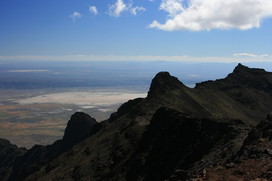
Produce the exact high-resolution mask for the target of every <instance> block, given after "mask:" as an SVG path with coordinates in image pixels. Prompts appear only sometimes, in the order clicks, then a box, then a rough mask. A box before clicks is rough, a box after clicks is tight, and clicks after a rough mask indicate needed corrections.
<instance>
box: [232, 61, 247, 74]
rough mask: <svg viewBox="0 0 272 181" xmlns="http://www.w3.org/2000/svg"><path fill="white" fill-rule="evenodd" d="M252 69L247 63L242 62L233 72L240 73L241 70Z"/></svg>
mask: <svg viewBox="0 0 272 181" xmlns="http://www.w3.org/2000/svg"><path fill="white" fill-rule="evenodd" d="M247 70H250V68H248V67H247V66H245V65H242V64H241V63H239V64H238V65H237V66H236V67H235V68H234V70H233V73H239V72H241V71H247Z"/></svg>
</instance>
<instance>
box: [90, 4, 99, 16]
mask: <svg viewBox="0 0 272 181" xmlns="http://www.w3.org/2000/svg"><path fill="white" fill-rule="evenodd" d="M89 11H90V13H91V14H93V15H97V14H98V11H97V8H96V6H90V7H89Z"/></svg>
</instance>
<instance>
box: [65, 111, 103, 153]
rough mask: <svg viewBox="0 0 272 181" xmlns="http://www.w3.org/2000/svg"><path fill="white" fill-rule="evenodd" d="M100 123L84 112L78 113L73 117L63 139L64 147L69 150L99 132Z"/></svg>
mask: <svg viewBox="0 0 272 181" xmlns="http://www.w3.org/2000/svg"><path fill="white" fill-rule="evenodd" d="M97 126H98V123H97V122H96V120H95V119H94V118H92V117H91V116H89V115H88V114H85V113H82V112H76V113H75V114H73V115H72V116H71V119H70V120H69V121H68V123H67V127H66V129H65V132H64V136H63V138H62V147H63V149H64V150H68V149H69V148H71V147H72V146H74V145H75V144H77V143H79V142H80V141H82V140H83V139H84V138H86V137H87V136H89V135H91V134H92V133H93V132H95V131H96V130H97V128H98V127H97Z"/></svg>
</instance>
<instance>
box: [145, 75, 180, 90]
mask: <svg viewBox="0 0 272 181" xmlns="http://www.w3.org/2000/svg"><path fill="white" fill-rule="evenodd" d="M181 86H184V84H183V83H181V82H180V81H179V80H178V79H177V78H176V77H174V76H171V75H170V74H169V72H159V73H158V74H157V75H156V76H155V77H154V78H153V79H152V82H151V85H150V89H149V93H148V94H152V93H154V92H161V91H163V90H166V89H175V88H178V87H181Z"/></svg>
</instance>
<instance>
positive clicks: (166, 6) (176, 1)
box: [160, 0, 184, 17]
mask: <svg viewBox="0 0 272 181" xmlns="http://www.w3.org/2000/svg"><path fill="white" fill-rule="evenodd" d="M160 10H163V11H166V12H167V13H169V16H172V17H174V16H176V15H177V14H180V13H181V12H182V11H183V10H184V9H183V7H182V4H181V0H162V3H161V5H160Z"/></svg>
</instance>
